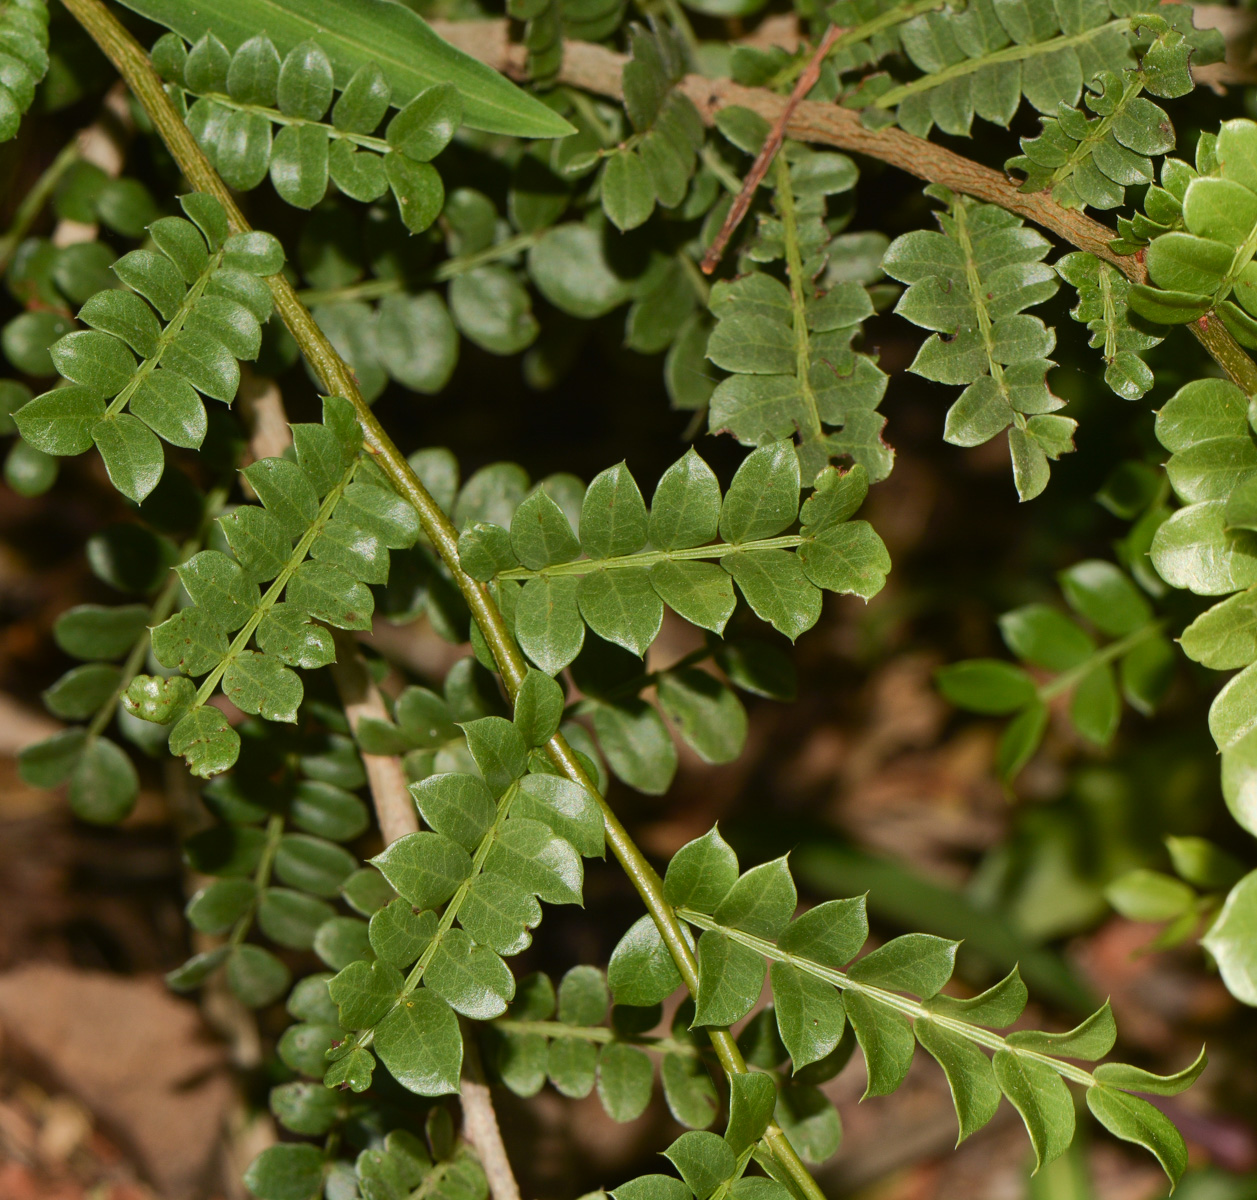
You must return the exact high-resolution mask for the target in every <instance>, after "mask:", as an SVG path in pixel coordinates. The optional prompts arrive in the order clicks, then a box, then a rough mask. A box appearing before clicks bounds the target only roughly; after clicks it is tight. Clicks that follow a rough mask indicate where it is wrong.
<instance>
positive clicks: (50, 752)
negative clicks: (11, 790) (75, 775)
mask: <svg viewBox="0 0 1257 1200" xmlns="http://www.w3.org/2000/svg"><path fill="white" fill-rule="evenodd" d="M86 740H87V731H86V730H85V729H74V728H72V729H63V730H61V731H60V732H59V733H54V734H53V735H52V736H51V737H47V738H44V739H43V740H42V741H39V742H35V743H33V744H32V745H30V746H25V747H23V749H22V750H21V752H20V753H19V755H18V772H19V774H20V775H21V777H22V780H23V782H25V783H29V784H30V785H31V786H32V787H42V788H51V787H57V786H58V785H59V784H62V783H64V782H65V781H66V779H67V778H69V776H70V773H71V772H72V771H73V770H74V765H75V763H77V762H78V760H79V756H80V755H81V754H82V753H83V747H84V745H85V744H86Z"/></svg>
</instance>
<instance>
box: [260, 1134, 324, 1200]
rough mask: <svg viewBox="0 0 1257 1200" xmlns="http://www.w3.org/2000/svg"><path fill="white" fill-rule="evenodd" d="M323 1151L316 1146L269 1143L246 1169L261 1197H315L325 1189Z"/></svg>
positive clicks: (276, 1199)
mask: <svg viewBox="0 0 1257 1200" xmlns="http://www.w3.org/2000/svg"><path fill="white" fill-rule="evenodd" d="M323 1165H324V1164H323V1155H322V1153H321V1152H320V1151H319V1150H318V1148H317V1147H315V1146H309V1145H299V1144H282V1145H278V1146H268V1147H267V1148H266V1149H265V1150H263V1151H262V1153H261V1154H259V1155H258V1156H257V1158H255V1159H254V1160H253V1162H252V1163H251V1164H250V1165H249V1169H248V1170H247V1171H246V1172H245V1173H244V1186H245V1187H247V1188H248V1189H249V1191H250V1192H251V1193H252V1194H253V1195H254V1196H256V1197H258V1200H312V1197H313V1196H315V1194H316V1193H318V1192H321V1191H322V1189H323Z"/></svg>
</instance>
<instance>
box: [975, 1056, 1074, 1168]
mask: <svg viewBox="0 0 1257 1200" xmlns="http://www.w3.org/2000/svg"><path fill="white" fill-rule="evenodd" d="M991 1065H992V1066H993V1067H994V1069H995V1079H996V1082H997V1083H998V1084H999V1087H1000V1091H1002V1092H1003V1093H1004V1095H1005V1096H1007V1097H1008V1099H1009V1102H1010V1103H1011V1104H1012V1106H1013V1107H1014V1108H1015V1109H1016V1110H1017V1111H1018V1113H1020V1114H1021V1119H1022V1121H1023V1122H1024V1123H1025V1126H1026V1132H1027V1133H1029V1135H1030V1142H1031V1145H1033V1146H1034V1157H1035V1170H1036V1171H1038V1170H1040V1169H1041V1168H1043V1167H1045V1166H1046V1165H1047V1164H1048V1163H1050V1162H1051V1161H1052V1160H1053V1159H1055V1158H1059V1157H1060V1155H1062V1154H1063V1153H1064V1152H1065V1151H1066V1150H1067V1149H1068V1148H1069V1144H1070V1142H1072V1141H1073V1139H1074V1102H1073V1100H1072V1099H1071V1098H1070V1095H1069V1089H1068V1088H1067V1087H1066V1086H1065V1081H1064V1080H1063V1079H1062V1078H1061V1077H1060V1076H1059V1075H1058V1074H1057V1073H1056V1072H1055V1071H1054V1070H1053V1069H1052V1068H1051V1067H1050V1066H1048V1065H1047V1063H1043V1062H1039V1061H1037V1060H1035V1059H1032V1058H1026V1057H1024V1056H1023V1055H1019V1054H1017V1053H1016V1052H1015V1051H1013V1050H997V1051H996V1052H995V1057H994V1059H993V1060H992V1064H991Z"/></svg>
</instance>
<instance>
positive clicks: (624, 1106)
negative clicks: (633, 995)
mask: <svg viewBox="0 0 1257 1200" xmlns="http://www.w3.org/2000/svg"><path fill="white" fill-rule="evenodd" d="M654 1082H655V1069H654V1067H653V1066H652V1065H651V1061H650V1057H649V1055H647V1054H646V1053H645V1052H644V1051H641V1050H638V1049H637V1048H636V1047H634V1046H626V1045H624V1044H623V1043H622V1042H609V1043H608V1044H607V1045H605V1046H603V1048H602V1050H601V1051H600V1052H599V1054H598V1099H599V1100H601V1101H602V1107H603V1108H604V1109H606V1111H607V1115H608V1116H609V1117H610V1118H611V1119H612V1120H613V1121H620V1122H624V1121H635V1120H636V1119H637V1118H638V1117H640V1116H641V1115H642V1113H644V1112H645V1111H646V1107H647V1105H649V1104H650V1093H651V1090H652V1088H653V1086H654ZM673 1182H675V1180H674V1181H673ZM620 1190H623V1189H617V1191H620Z"/></svg>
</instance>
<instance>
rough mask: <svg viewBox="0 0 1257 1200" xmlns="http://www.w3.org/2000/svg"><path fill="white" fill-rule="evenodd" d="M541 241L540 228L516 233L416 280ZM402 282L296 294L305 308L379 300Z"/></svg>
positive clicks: (445, 276)
mask: <svg viewBox="0 0 1257 1200" xmlns="http://www.w3.org/2000/svg"><path fill="white" fill-rule="evenodd" d="M540 240H541V231H540V230H538V231H535V232H533V233H517V234H516V235H515V236H514V237H509V238H505V239H503V240H502V241H500V242H498V243H497V244H496V245H493V246H489V247H487V248H485V249H484V250H477V251H476V253H475V254H461V255H459V256H458V257H456V258H447V259H446V260H445V261H444V262H443V263H438V264H437V266H435V267H433V268H432V270H430V271H424V272H423V273H422V274H420V275H419V276H418V277H417V278H416V279H415V281H414V282H415V283H416V284H418V285H419V286H422V285H424V284H427V283H445V282H447V281H448V280H450V279H453V278H454V277H455V276H457V275H465V274H466V273H467V272H468V271H474V270H475V269H476V268H477V267H483V266H486V265H487V264H489V263H495V262H500V261H501V260H502V259H504V258H512V257H513V256H514V255H516V254H519V253H521V252H522V251H524V250H528V249H529V248H531V247H532V246H535V245H536V244H537V243H538V242H539V241H540ZM405 288H406V285H405V283H404V282H403V281H402V280H401V279H367V280H364V281H363V282H362V283H351V284H347V285H346V286H345V287H337V288H305V289H304V290H302V291H300V292H298V293H297V295H298V296H299V297H300V298H301V302H302V303H303V304H304V305H305V306H306V307H307V308H314V307H316V306H317V305H320V304H335V303H337V302H338V301H341V300H378V299H379V298H380V297H381V296H392V295H395V294H396V293H397V292H401V291H404V290H405Z"/></svg>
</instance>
